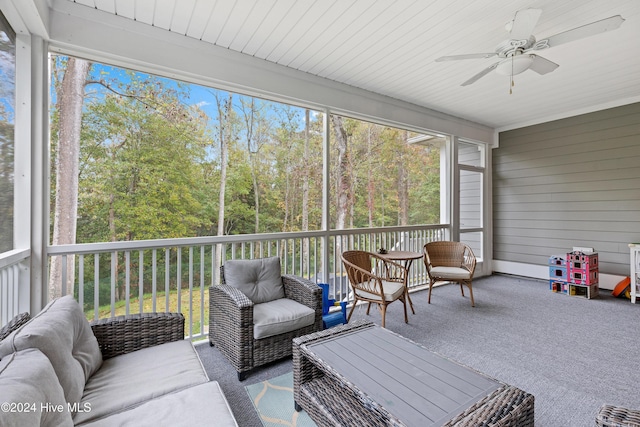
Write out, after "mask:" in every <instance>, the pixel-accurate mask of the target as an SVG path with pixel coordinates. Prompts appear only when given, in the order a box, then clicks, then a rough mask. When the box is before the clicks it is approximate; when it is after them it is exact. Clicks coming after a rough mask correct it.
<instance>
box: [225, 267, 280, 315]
mask: <svg viewBox="0 0 640 427" xmlns="http://www.w3.org/2000/svg"><path fill="white" fill-rule="evenodd" d="M224 278H225V282H226V283H227V284H228V285H229V286H233V287H234V288H236V289H239V290H240V291H242V293H243V294H245V295H246V296H247V298H249V299H250V300H251V302H253V303H254V304H260V303H263V302H269V301H273V300H275V299H279V298H284V288H283V287H282V270H281V269H280V258H278V257H271V258H262V259H247V260H230V261H227V262H225V264H224Z"/></svg>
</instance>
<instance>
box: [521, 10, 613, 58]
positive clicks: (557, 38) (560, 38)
mask: <svg viewBox="0 0 640 427" xmlns="http://www.w3.org/2000/svg"><path fill="white" fill-rule="evenodd" d="M623 22H624V18H623V17H622V16H620V15H615V16H611V17H609V18H605V19H602V20H600V21H596V22H592V23H591V24H587V25H583V26H581V27H577V28H574V29H572V30H567V31H564V32H562V33H558V34H556V35H553V36H551V37H547V38H546V39H542V40H540V41H538V42H537V43H536V44H535V47H534V49H535V50H539V49H544V48H547V47H554V46H558V45H561V44H564V43H569V42H572V41H575V40H579V39H583V38H585V37H589V36H594V35H596V34H600V33H604V32H605V31H611V30H615V29H617V28H619V27H620V25H622V23H623Z"/></svg>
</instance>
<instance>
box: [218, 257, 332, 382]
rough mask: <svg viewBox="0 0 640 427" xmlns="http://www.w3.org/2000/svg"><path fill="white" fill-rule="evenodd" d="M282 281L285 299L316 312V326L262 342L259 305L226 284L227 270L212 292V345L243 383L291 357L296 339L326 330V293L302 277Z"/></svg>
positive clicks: (221, 274)
mask: <svg viewBox="0 0 640 427" xmlns="http://www.w3.org/2000/svg"><path fill="white" fill-rule="evenodd" d="M243 261H244V260H235V261H233V262H235V263H238V262H243ZM250 261H252V260H250ZM227 262H230V261H227ZM278 265H279V264H278ZM281 277H282V285H283V287H284V299H289V300H293V301H295V302H297V303H300V304H302V305H304V306H306V307H309V308H310V309H312V310H313V311H314V312H315V317H314V320H313V324H311V325H308V326H304V327H300V328H299V329H296V330H292V331H289V332H285V333H280V334H277V335H273V336H268V337H264V338H259V339H258V338H255V335H254V334H255V330H254V326H255V322H254V307H255V306H257V305H259V304H255V303H254V302H253V301H252V300H251V299H250V298H249V297H248V296H247V295H245V294H244V293H243V292H242V291H241V290H240V289H238V288H236V287H234V286H231V284H230V283H229V282H228V281H225V268H224V266H222V267H221V268H220V282H221V283H220V285H216V286H211V288H210V291H209V344H210V345H211V346H216V347H217V348H218V349H219V350H220V352H221V353H222V354H224V355H225V356H226V357H227V359H229V362H230V363H231V364H232V365H233V367H234V368H235V369H236V371H237V372H238V380H240V381H242V380H244V379H245V378H246V376H247V374H248V373H249V371H251V370H252V369H254V368H256V367H258V366H262V365H264V364H267V363H270V362H273V361H275V360H279V359H282V358H284V357H288V356H291V354H292V340H293V338H296V337H299V336H302V335H306V334H310V333H313V332H316V331H321V330H322V289H321V288H320V287H319V286H318V285H316V284H315V283H313V282H311V281H309V280H306V279H303V278H301V277H297V276H293V275H282V276H281ZM227 279H228V278H227Z"/></svg>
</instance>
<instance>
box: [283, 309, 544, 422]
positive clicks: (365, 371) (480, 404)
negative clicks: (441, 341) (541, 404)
mask: <svg viewBox="0 0 640 427" xmlns="http://www.w3.org/2000/svg"><path fill="white" fill-rule="evenodd" d="M293 389H294V399H295V404H296V409H297V410H300V409H304V410H305V411H306V412H307V413H308V414H309V416H310V417H311V419H313V420H314V421H315V422H316V424H318V425H319V426H359V427H360V426H365V425H366V426H389V425H394V426H419V427H428V426H454V425H455V426H477V425H487V426H491V425H495V426H533V419H534V412H533V410H534V397H533V396H532V395H531V394H529V393H526V392H524V391H522V390H520V389H518V388H516V387H513V386H510V385H507V384H503V383H501V382H499V381H497V380H495V379H493V378H490V377H488V376H486V375H484V374H481V373H479V372H477V371H474V370H472V369H470V368H467V367H465V366H463V365H461V364H459V363H456V362H454V361H451V360H449V359H447V358H445V357H443V356H441V355H438V354H436V353H433V352H430V351H428V350H427V349H426V348H424V347H422V346H421V345H419V344H417V343H414V342H413V341H410V340H408V339H406V338H404V337H402V336H400V335H398V334H395V333H393V332H391V331H389V330H387V329H383V328H380V327H378V326H375V325H374V324H373V323H370V322H365V321H357V322H353V323H351V324H348V325H343V326H339V327H336V328H332V329H327V330H325V331H321V332H316V333H313V334H310V335H305V336H303V337H299V338H296V339H294V340H293Z"/></svg>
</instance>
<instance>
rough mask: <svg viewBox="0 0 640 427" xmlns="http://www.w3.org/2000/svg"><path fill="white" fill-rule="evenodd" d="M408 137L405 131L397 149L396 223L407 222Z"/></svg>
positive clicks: (405, 223) (402, 223)
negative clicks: (406, 150)
mask: <svg viewBox="0 0 640 427" xmlns="http://www.w3.org/2000/svg"><path fill="white" fill-rule="evenodd" d="M408 137H409V135H408V132H406V131H405V132H404V133H403V141H402V144H401V146H400V150H399V151H398V154H399V155H398V225H408V224H409V172H408V170H407V167H406V164H405V149H406V147H407V140H408Z"/></svg>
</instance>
